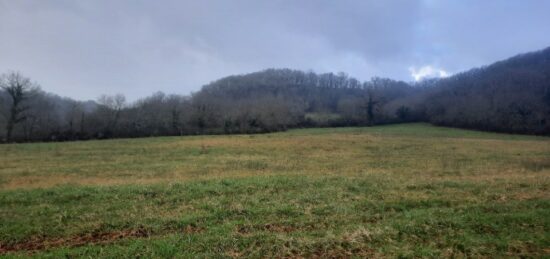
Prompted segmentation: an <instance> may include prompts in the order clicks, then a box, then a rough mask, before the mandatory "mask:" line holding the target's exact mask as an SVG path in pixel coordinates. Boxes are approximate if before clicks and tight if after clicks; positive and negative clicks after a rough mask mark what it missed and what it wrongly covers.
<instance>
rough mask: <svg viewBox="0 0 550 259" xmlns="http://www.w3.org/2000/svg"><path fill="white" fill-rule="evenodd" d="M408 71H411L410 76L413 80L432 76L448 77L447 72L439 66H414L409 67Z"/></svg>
mask: <svg viewBox="0 0 550 259" xmlns="http://www.w3.org/2000/svg"><path fill="white" fill-rule="evenodd" d="M409 71H410V72H411V76H412V77H413V78H414V80H415V81H420V80H422V79H424V78H434V77H448V76H449V72H447V71H445V70H443V69H441V68H435V67H432V66H430V65H428V66H423V67H420V68H418V69H417V68H416V67H410V68H409Z"/></svg>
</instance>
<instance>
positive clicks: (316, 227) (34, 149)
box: [0, 124, 550, 258]
mask: <svg viewBox="0 0 550 259" xmlns="http://www.w3.org/2000/svg"><path fill="white" fill-rule="evenodd" d="M549 186H550V138H547V137H546V138H545V137H534V136H518V135H506V134H494V133H482V132H476V131H467V130H459V129H450V128H442V127H434V126H430V125H427V124H401V125H390V126H378V127H368V128H327V129H299V130H291V131H288V132H283V133H273V134H262V135H232V136H192V137H160V138H142V139H120V140H105V141H84V142H67V143H35V144H10V145H0V257H27V256H34V257H61V256H63V257H66V256H69V257H92V258H96V257H112V258H118V257H137V256H140V257H184V258H197V257H199V258H200V257H373V258H384V257H398V256H399V257H453V256H455V257H464V256H472V257H506V256H511V257H518V256H526V257H546V256H550V234H549V233H550V195H549V190H548V189H549Z"/></svg>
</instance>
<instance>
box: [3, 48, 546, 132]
mask: <svg viewBox="0 0 550 259" xmlns="http://www.w3.org/2000/svg"><path fill="white" fill-rule="evenodd" d="M420 121H421V122H430V123H433V124H436V125H445V126H452V127H461V128H471V129H478V130H487V131H498V132H510V133H522V134H541V135H550V48H547V49H544V50H541V51H536V52H531V53H527V54H522V55H518V56H515V57H512V58H510V59H507V60H504V61H500V62H497V63H494V64H492V65H489V66H486V67H481V68H476V69H472V70H469V71H466V72H463V73H459V74H456V75H453V76H450V77H447V78H442V79H427V80H423V81H420V82H414V83H407V82H403V81H396V80H392V79H388V78H378V77H375V78H372V79H371V80H369V81H365V82H361V81H359V80H357V79H355V78H353V77H350V76H348V75H347V74H345V73H338V74H334V73H324V74H317V73H314V72H304V71H298V70H291V69H267V70H263V71H260V72H255V73H250V74H245V75H235V76H229V77H225V78H222V79H219V80H216V81H214V82H212V83H210V84H207V85H205V86H203V87H202V89H201V90H200V91H198V92H196V93H193V94H191V95H188V96H186V95H175V94H165V93H162V92H157V93H154V94H153V95H151V96H149V97H145V98H143V99H140V100H138V101H135V102H131V103H129V102H127V101H126V98H125V97H124V96H123V95H115V96H106V95H104V96H101V97H99V98H98V99H97V100H95V101H76V100H72V99H70V98H63V97H59V96H57V95H55V94H51V93H47V92H45V91H43V90H41V88H40V87H39V85H38V83H35V82H33V81H32V80H31V79H30V78H28V77H27V76H26V75H22V74H20V73H18V72H6V73H4V74H3V75H2V76H1V77H0V136H1V139H2V141H3V142H24V141H65V140H84V139H103V138H119V137H147V136H165V135H190V134H235V133H262V132H273V131H282V130H286V129H289V128H296V127H332V126H369V125H377V124H388V123H401V122H420Z"/></svg>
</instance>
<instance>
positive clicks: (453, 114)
mask: <svg viewBox="0 0 550 259" xmlns="http://www.w3.org/2000/svg"><path fill="white" fill-rule="evenodd" d="M434 90H435V91H433V92H432V93H430V94H429V95H428V96H427V98H426V99H425V100H423V102H424V103H425V105H426V107H427V108H428V113H427V119H428V120H429V121H430V122H432V123H435V124H439V125H448V126H455V127H464V128H474V129H480V130H489V131H503V132H513V133H530V134H549V133H550V48H546V49H544V50H541V51H536V52H531V53H527V54H522V55H518V56H515V57H512V58H510V59H507V60H504V61H500V62H496V63H494V64H492V65H490V66H486V67H482V68H476V69H472V70H470V71H467V72H464V73H460V74H457V75H454V76H452V77H449V78H446V79H442V80H440V81H439V82H438V83H437V84H436V88H435V89H434Z"/></svg>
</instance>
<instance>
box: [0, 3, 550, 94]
mask: <svg viewBox="0 0 550 259" xmlns="http://www.w3.org/2000/svg"><path fill="white" fill-rule="evenodd" d="M548 10H550V1H542V0H541V1H512V0H510V1H504V0H502V1H477V0H476V1H473V0H471V1H468V0H466V1H463V0H460V1H436V0H424V1H408V0H403V1H349V0H344V1H328V0H326V1H314V0H303V1H288V0H285V1H283V0H273V1H256V0H254V1H252V0H249V1H241V0H238V1H221V0H220V1H213V0H212V1H107V0H104V1H101V0H100V1H68V0H67V1H38V0H36V1H25V0H23V1H11V0H0V71H7V70H19V71H21V72H23V73H25V74H27V75H29V76H31V77H32V78H33V79H35V80H36V81H39V82H40V83H41V84H42V86H43V88H44V89H45V90H48V91H52V92H55V93H59V94H61V95H68V96H71V97H76V98H79V99H89V98H95V97H97V96H98V95H100V94H102V93H107V94H112V93H117V92H120V93H124V94H126V95H128V96H129V97H130V98H131V99H136V98H138V97H142V96H145V95H148V94H150V93H152V92H154V91H157V90H162V91H165V92H169V93H183V94H185V93H189V92H191V91H196V90H198V89H199V88H200V86H201V85H203V84H205V83H208V82H209V81H211V80H215V79H217V78H219V77H222V76H226V75H229V74H235V73H246V72H252V71H256V70H260V69H264V68H269V67H289V68H296V69H304V70H308V69H312V70H314V71H317V72H328V71H334V72H338V71H344V72H347V73H349V74H350V75H352V76H356V77H358V78H360V79H363V80H365V79H369V78H370V77H372V76H385V77H392V78H396V79H402V80H407V81H409V80H413V77H412V75H411V72H414V73H415V75H416V77H421V76H424V75H444V74H445V73H455V72H459V71H461V70H464V69H468V68H470V67H473V66H480V65H484V64H488V63H490V62H493V61H495V60H498V59H502V58H506V57H508V56H510V55H514V54H517V53H520V52H525V51H530V50H536V49H540V48H543V47H546V46H547V45H550V26H548V24H550V18H549V17H550V16H548V15H547V14H546V12H547V11H548Z"/></svg>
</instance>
